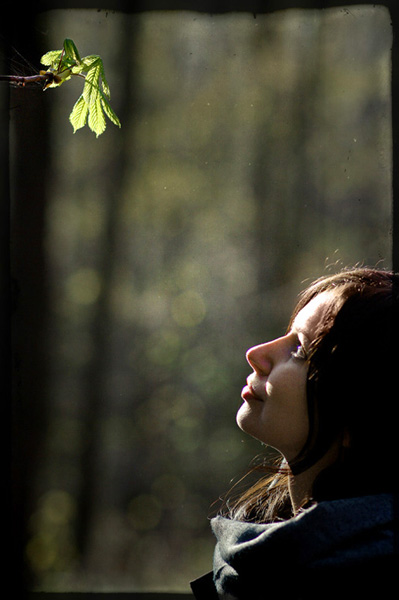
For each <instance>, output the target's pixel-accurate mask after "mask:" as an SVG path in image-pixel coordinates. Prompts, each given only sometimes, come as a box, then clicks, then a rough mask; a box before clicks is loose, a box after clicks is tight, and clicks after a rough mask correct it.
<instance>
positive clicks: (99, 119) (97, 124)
mask: <svg viewBox="0 0 399 600" xmlns="http://www.w3.org/2000/svg"><path fill="white" fill-rule="evenodd" d="M88 125H89V127H90V129H91V130H92V131H94V133H95V134H96V137H98V136H99V135H101V134H102V133H104V131H105V128H106V122H105V117H104V113H103V111H102V108H101V102H100V96H98V99H97V101H96V102H92V103H91V104H89V118H88Z"/></svg>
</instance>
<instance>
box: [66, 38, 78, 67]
mask: <svg viewBox="0 0 399 600" xmlns="http://www.w3.org/2000/svg"><path fill="white" fill-rule="evenodd" d="M64 53H65V56H66V57H67V58H69V59H70V60H72V61H73V62H75V63H78V64H79V63H80V62H81V58H80V55H79V52H78V49H77V48H76V46H75V44H74V42H73V41H72V40H70V39H69V38H66V39H65V40H64Z"/></svg>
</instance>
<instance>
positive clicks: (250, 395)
mask: <svg viewBox="0 0 399 600" xmlns="http://www.w3.org/2000/svg"><path fill="white" fill-rule="evenodd" d="M241 398H242V399H243V400H247V401H248V400H258V401H261V398H259V396H257V395H256V394H255V392H254V391H253V389H252V387H251V385H250V384H248V385H246V386H245V387H244V388H243V389H242V392H241Z"/></svg>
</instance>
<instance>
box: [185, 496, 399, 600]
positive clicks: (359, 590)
mask: <svg viewBox="0 0 399 600" xmlns="http://www.w3.org/2000/svg"><path fill="white" fill-rule="evenodd" d="M397 504H398V502H397V499H395V498H394V496H393V495H390V494H381V495H376V496H364V497H361V498H348V499H342V500H334V501H325V502H320V503H319V504H317V505H315V506H312V507H311V508H309V509H306V510H303V511H302V512H300V513H299V514H298V515H297V516H296V517H294V518H292V519H289V520H287V521H281V522H278V523H273V524H266V525H263V524H251V523H244V522H241V521H234V520H230V519H226V518H224V517H216V518H215V519H213V520H212V522H211V524H212V530H213V532H214V534H215V536H216V539H217V543H216V548H215V553H214V563H213V575H212V580H213V583H211V581H210V577H209V575H208V579H207V578H206V577H205V578H204V579H203V580H202V581H201V580H199V582H198V581H197V583H195V584H194V585H192V589H193V592H194V595H195V597H196V598H198V599H202V598H204V599H205V598H206V599H207V600H208V599H209V598H211V597H212V595H211V594H212V593H213V594H214V597H215V598H217V597H219V598H223V599H225V600H236V599H239V600H247V599H248V600H263V599H265V600H266V599H267V600H269V598H272V599H274V598H279V599H281V598H287V599H290V600H293V599H298V600H299V599H301V598H304V599H305V598H306V599H308V598H317V599H320V600H324V599H326V598H336V599H337V600H344V599H345V598H348V599H349V598H355V599H357V598H359V599H360V598H362V599H364V598H369V597H370V598H378V599H379V598H383V599H384V600H385V599H388V598H390V597H394V596H395V594H394V593H393V589H392V583H391V584H390V583H389V581H391V582H394V575H396V573H399V547H398V539H399V537H398V523H399V521H398V516H399V515H398V510H397ZM201 584H202V585H204V586H205V585H207V586H208V592H205V589H206V588H205V587H203V588H202V590H201ZM215 590H216V592H217V595H216V594H215ZM395 593H397V586H396V588H395Z"/></svg>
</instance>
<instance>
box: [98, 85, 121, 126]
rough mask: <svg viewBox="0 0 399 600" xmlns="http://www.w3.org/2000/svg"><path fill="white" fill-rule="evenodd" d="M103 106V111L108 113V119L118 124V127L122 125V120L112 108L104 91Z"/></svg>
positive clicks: (102, 95)
mask: <svg viewBox="0 0 399 600" xmlns="http://www.w3.org/2000/svg"><path fill="white" fill-rule="evenodd" d="M101 106H102V108H103V111H104V112H105V114H106V115H107V117H108V119H109V120H110V121H112V123H113V124H114V125H117V127H121V126H122V125H121V122H120V121H119V119H118V117H117V116H116V114H115V112H114V111H113V110H112V108H111V106H110V103H109V102H108V100H107V98H106V97H105V96H104V94H103V93H101Z"/></svg>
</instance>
